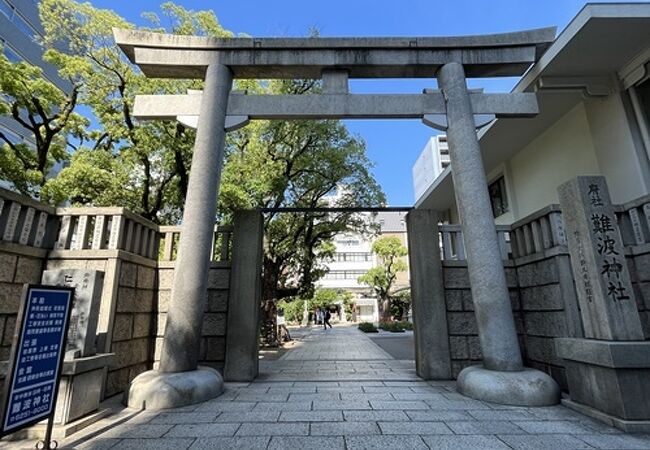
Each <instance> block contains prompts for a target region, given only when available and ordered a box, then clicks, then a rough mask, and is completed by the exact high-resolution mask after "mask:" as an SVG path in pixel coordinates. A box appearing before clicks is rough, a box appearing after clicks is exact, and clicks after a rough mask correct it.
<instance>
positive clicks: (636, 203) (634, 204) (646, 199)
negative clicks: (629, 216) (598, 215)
mask: <svg viewBox="0 0 650 450" xmlns="http://www.w3.org/2000/svg"><path fill="white" fill-rule="evenodd" d="M646 203H650V194H646V195H643V196H641V197H639V198H635V199H634V200H631V201H629V202H627V203H623V204H622V205H614V211H616V212H624V211H627V210H628V209H632V208H638V207H640V206H643V205H645V204H646Z"/></svg>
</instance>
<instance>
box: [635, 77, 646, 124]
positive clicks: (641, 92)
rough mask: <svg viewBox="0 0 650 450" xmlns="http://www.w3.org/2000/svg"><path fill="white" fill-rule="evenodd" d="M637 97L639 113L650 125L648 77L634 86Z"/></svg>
mask: <svg viewBox="0 0 650 450" xmlns="http://www.w3.org/2000/svg"><path fill="white" fill-rule="evenodd" d="M634 90H635V91H636V95H637V98H638V99H639V107H640V108H639V109H640V110H641V111H640V113H641V115H643V122H644V124H645V125H646V126H648V125H650V78H649V79H647V80H645V81H644V82H643V83H640V84H638V85H637V86H635V88H634Z"/></svg>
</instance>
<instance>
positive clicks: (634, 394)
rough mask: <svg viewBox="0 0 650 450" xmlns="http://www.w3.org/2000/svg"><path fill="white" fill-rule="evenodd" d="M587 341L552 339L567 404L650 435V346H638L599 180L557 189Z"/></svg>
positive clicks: (617, 239)
mask: <svg viewBox="0 0 650 450" xmlns="http://www.w3.org/2000/svg"><path fill="white" fill-rule="evenodd" d="M558 192H559V197H560V205H561V207H562V216H563V217H564V222H565V229H566V234H567V241H568V245H569V253H570V255H571V267H572V269H573V274H574V279H575V284H576V291H577V294H578V303H579V305H580V315H581V317H582V323H583V327H584V331H585V338H584V339H581V338H560V339H555V345H556V349H557V354H558V356H559V357H561V358H564V360H565V364H566V369H567V381H568V384H569V393H570V395H571V401H569V402H566V403H567V405H568V406H571V407H574V408H575V409H578V410H579V411H581V412H583V413H586V414H588V415H591V416H594V417H598V418H600V419H605V420H606V421H607V422H608V423H610V424H611V425H614V426H617V427H618V428H621V429H623V430H625V431H644V432H648V431H650V402H648V401H643V400H642V399H650V383H648V380H649V379H650V342H648V341H644V339H645V337H644V334H643V328H642V326H641V320H640V317H639V311H638V309H637V304H636V299H635V295H634V290H633V287H632V282H631V279H630V273H629V270H628V266H627V263H626V260H625V248H624V247H623V239H622V237H621V232H620V229H619V227H618V223H617V218H616V214H615V212H614V208H613V206H612V203H611V200H610V196H609V191H608V189H607V184H606V182H605V178H604V177H600V176H598V177H578V178H575V179H573V180H571V181H569V182H567V183H565V184H563V185H562V186H560V188H559V189H558Z"/></svg>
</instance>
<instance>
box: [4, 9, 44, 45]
mask: <svg viewBox="0 0 650 450" xmlns="http://www.w3.org/2000/svg"><path fill="white" fill-rule="evenodd" d="M0 14H3V15H4V16H5V17H6V18H7V19H8V20H9V21H10V22H13V24H14V25H16V28H18V29H19V30H20V31H21V32H22V33H23V34H24V35H25V36H29V37H30V38H35V37H37V36H41V34H40V33H39V32H38V31H36V30H35V29H34V27H32V26H31V25H30V24H29V23H28V22H27V21H26V20H25V19H24V18H23V17H22V16H21V15H20V14H19V13H18V12H16V10H15V9H14V7H13V6H11V5H10V4H9V3H7V0H0Z"/></svg>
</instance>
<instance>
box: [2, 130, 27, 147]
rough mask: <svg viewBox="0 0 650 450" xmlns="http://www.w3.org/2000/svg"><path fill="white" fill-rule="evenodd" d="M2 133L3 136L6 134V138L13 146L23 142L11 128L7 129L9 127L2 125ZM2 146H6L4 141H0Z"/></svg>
mask: <svg viewBox="0 0 650 450" xmlns="http://www.w3.org/2000/svg"><path fill="white" fill-rule="evenodd" d="M0 132H1V133H2V134H4V135H5V137H6V138H7V139H9V141H10V142H11V143H12V144H18V143H19V142H21V141H22V140H23V138H22V137H20V136H18V135H17V134H16V133H14V132H13V131H11V130H10V129H9V128H7V127H5V126H3V125H0ZM2 144H4V140H0V146H2Z"/></svg>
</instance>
